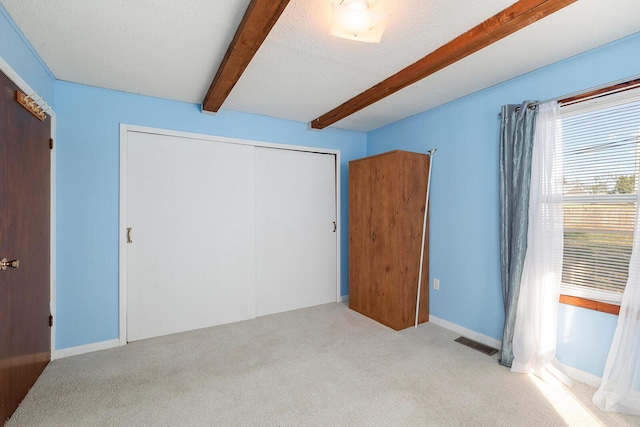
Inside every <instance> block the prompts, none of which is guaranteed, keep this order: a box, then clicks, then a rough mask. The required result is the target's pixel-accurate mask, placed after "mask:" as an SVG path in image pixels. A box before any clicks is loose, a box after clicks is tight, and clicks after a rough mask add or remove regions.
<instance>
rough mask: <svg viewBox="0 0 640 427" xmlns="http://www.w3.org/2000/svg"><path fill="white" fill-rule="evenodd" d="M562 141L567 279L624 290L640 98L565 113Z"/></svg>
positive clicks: (639, 164)
mask: <svg viewBox="0 0 640 427" xmlns="http://www.w3.org/2000/svg"><path fill="white" fill-rule="evenodd" d="M600 102H601V101H600ZM562 141H563V159H564V165H563V167H564V254H563V256H564V258H563V272H562V282H563V284H566V285H571V287H576V286H578V287H582V288H584V289H586V290H589V289H593V290H598V291H606V292H614V293H618V294H621V293H622V292H623V291H624V287H625V285H626V281H627V275H628V269H629V260H630V258H631V249H632V246H633V229H634V224H635V212H636V198H637V192H638V183H637V181H638V179H637V177H638V172H639V168H640V101H638V100H637V98H636V99H635V100H632V101H630V102H627V103H623V104H618V105H614V106H610V107H607V106H606V105H605V106H603V107H602V108H599V109H593V108H590V109H588V110H587V111H586V112H584V113H577V114H572V115H568V116H566V117H563V120H562Z"/></svg>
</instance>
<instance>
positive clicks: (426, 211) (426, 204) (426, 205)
mask: <svg viewBox="0 0 640 427" xmlns="http://www.w3.org/2000/svg"><path fill="white" fill-rule="evenodd" d="M436 151H438V149H437V148H434V149H432V150H429V174H428V175H427V196H426V200H425V202H424V219H423V221H422V245H420V271H418V292H417V296H416V322H415V325H414V326H415V327H416V328H417V327H418V312H419V311H420V287H421V286H420V284H421V283H422V265H423V264H424V241H425V239H426V235H427V215H428V214H429V189H430V188H431V171H432V170H433V155H434V154H435V152H436ZM427 286H428V285H427Z"/></svg>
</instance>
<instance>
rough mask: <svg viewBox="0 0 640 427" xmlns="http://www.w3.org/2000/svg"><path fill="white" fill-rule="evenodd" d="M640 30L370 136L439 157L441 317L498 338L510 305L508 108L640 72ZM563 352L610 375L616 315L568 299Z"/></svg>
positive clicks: (434, 245) (436, 271) (435, 201)
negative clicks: (505, 162) (501, 175)
mask: <svg viewBox="0 0 640 427" xmlns="http://www.w3.org/2000/svg"><path fill="white" fill-rule="evenodd" d="M638 52H640V34H636V35H634V36H631V37H628V38H626V39H623V40H621V41H618V42H615V43H612V44H610V45H607V46H605V47H602V48H599V49H597V50H593V51H590V52H587V53H585V54H582V55H579V56H576V57H573V58H570V59H568V60H565V61H562V62H559V63H556V64H553V65H551V66H548V67H545V68H542V69H540V70H537V71H534V72H531V73H529V74H526V75H523V76H521V77H519V78H516V79H513V80H510V81H507V82H505V83H502V84H500V85H497V86H494V87H491V88H489V89H486V90H483V91H481V92H478V93H476V94H473V95H470V96H467V97H465V98H462V99H459V100H457V101H454V102H451V103H449V104H446V105H444V106H441V107H439V108H436V109H433V110H430V111H427V112H424V113H421V114H418V115H416V116H413V117H410V118H408V119H405V120H402V121H399V122H396V123H393V124H390V125H388V126H385V127H383V128H381V129H378V130H375V131H372V132H369V133H368V138H367V145H368V149H367V153H368V154H369V155H371V154H376V153H380V152H384V151H388V150H392V149H405V150H412V151H419V152H426V151H427V150H429V149H431V148H438V152H437V153H436V154H435V156H434V159H433V175H432V187H431V191H432V192H431V222H430V227H431V228H430V233H431V235H430V276H431V278H438V279H440V290H439V291H434V290H431V291H430V292H431V293H430V298H431V301H430V309H431V314H433V315H434V316H437V317H439V318H441V319H444V320H447V321H449V322H453V323H455V324H458V325H461V326H463V327H465V328H468V329H471V330H473V331H476V332H479V333H482V334H485V335H488V336H490V337H493V338H495V339H501V338H502V324H503V320H504V309H503V305H502V293H501V287H500V286H501V285H500V261H499V245H498V139H499V126H500V124H499V120H498V113H499V112H500V106H501V105H503V104H509V103H520V102H521V101H523V100H525V99H538V100H545V99H550V98H554V97H558V96H562V95H565V94H569V93H572V92H576V91H580V90H584V89H587V88H590V87H594V86H598V85H602V84H605V83H608V82H612V81H615V80H619V79H623V78H627V77H630V76H635V75H638V74H640V55H638ZM560 316H561V319H560V325H559V332H560V334H559V340H558V358H559V359H560V360H561V361H563V362H565V363H567V364H569V365H571V366H573V367H575V368H578V369H581V370H583V371H586V372H589V373H592V374H594V375H597V376H601V375H602V372H603V369H604V360H605V359H606V352H607V350H608V348H609V344H610V342H611V339H612V335H613V330H614V329H615V324H616V319H617V318H616V316H611V315H608V314H603V313H598V312H594V311H591V310H585V309H581V308H576V307H566V306H564V305H561V310H560Z"/></svg>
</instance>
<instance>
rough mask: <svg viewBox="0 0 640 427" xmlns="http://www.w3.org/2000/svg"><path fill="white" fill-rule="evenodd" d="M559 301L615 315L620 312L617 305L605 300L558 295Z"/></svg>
mask: <svg viewBox="0 0 640 427" xmlns="http://www.w3.org/2000/svg"><path fill="white" fill-rule="evenodd" d="M560 302H561V303H563V304H567V305H575V306H576V307H582V308H588V309H589V310H596V311H602V312H603V313H609V314H615V315H616V316H617V315H618V314H619V313H620V306H619V305H615V304H607V303H606V302H599V301H593V300H590V299H585V298H580V297H573V296H570V295H560Z"/></svg>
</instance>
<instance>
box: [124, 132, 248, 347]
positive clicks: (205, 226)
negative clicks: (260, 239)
mask: <svg viewBox="0 0 640 427" xmlns="http://www.w3.org/2000/svg"><path fill="white" fill-rule="evenodd" d="M127 161H128V168H127V207H126V209H127V212H126V217H127V224H126V227H131V228H132V233H131V237H132V241H133V243H129V244H127V340H128V341H135V340H139V339H144V338H149V337H154V336H160V335H166V334H171V333H176V332H182V331H188V330H193V329H198V328H203V327H208V326H213V325H219V324H223V323H229V322H233V321H238V320H244V319H248V318H252V317H255V288H254V286H255V219H254V213H255V187H254V185H255V177H254V148H253V147H251V146H244V145H235V144H228V143H221V142H212V141H206V140H198V139H190V138H182V137H175V136H165V135H157V134H147V133H139V132H129V137H128V159H127Z"/></svg>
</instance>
